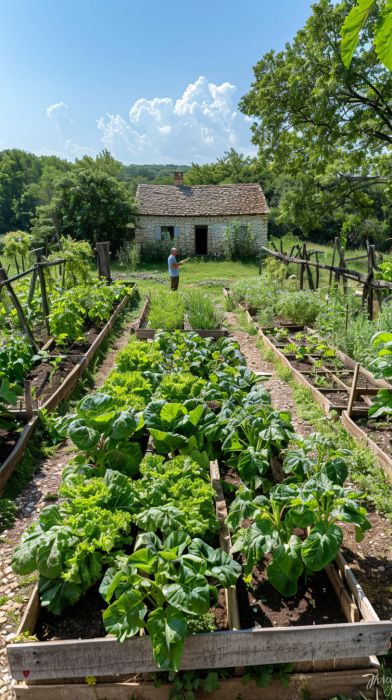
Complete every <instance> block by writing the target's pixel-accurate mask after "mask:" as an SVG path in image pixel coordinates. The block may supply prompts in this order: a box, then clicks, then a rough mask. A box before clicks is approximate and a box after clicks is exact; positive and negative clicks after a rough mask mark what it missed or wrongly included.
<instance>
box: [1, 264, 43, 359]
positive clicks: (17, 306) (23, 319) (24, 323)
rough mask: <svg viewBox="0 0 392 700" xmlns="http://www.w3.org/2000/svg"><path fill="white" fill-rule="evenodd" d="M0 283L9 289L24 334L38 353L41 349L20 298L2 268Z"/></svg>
mask: <svg viewBox="0 0 392 700" xmlns="http://www.w3.org/2000/svg"><path fill="white" fill-rule="evenodd" d="M0 282H4V283H5V286H6V287H7V290H8V293H9V295H10V297H11V301H12V303H13V305H14V307H15V309H16V313H17V314H18V317H19V321H20V324H21V326H22V329H23V332H24V334H25V335H26V336H27V338H28V340H29V342H30V344H31V345H32V347H33V348H34V350H35V351H36V352H38V351H39V347H38V345H37V343H36V342H35V339H34V336H33V334H32V332H31V328H30V326H29V324H28V321H27V319H26V317H25V315H24V313H23V309H22V306H21V303H20V301H19V299H18V297H17V296H16V294H15V292H14V290H13V288H12V285H11V283H10V282H8V277H7V273H6V271H5V270H4V269H3V268H2V267H0Z"/></svg>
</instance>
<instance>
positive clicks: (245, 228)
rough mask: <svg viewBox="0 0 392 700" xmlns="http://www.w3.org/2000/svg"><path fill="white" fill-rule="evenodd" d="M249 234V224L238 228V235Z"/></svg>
mask: <svg viewBox="0 0 392 700" xmlns="http://www.w3.org/2000/svg"><path fill="white" fill-rule="evenodd" d="M248 232H249V225H248V224H240V226H239V227H238V234H239V235H240V236H247V235H248Z"/></svg>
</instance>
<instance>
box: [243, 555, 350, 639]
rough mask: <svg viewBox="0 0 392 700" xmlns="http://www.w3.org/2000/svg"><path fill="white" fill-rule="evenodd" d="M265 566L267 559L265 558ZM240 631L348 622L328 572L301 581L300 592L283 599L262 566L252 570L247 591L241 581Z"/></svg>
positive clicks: (261, 564) (262, 564) (302, 578)
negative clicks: (251, 628)
mask: <svg viewBox="0 0 392 700" xmlns="http://www.w3.org/2000/svg"><path fill="white" fill-rule="evenodd" d="M266 562H267V563H268V561H267V558H266ZM237 595H238V602H239V612H240V621H241V627H242V628H243V629H248V628H250V627H254V626H255V625H259V626H261V627H289V626H299V625H324V624H332V623H337V622H339V623H340V622H346V618H345V617H344V615H343V612H342V610H341V608H340V605H339V602H338V600H337V597H336V594H335V592H334V590H333V588H332V586H331V584H330V581H329V579H328V576H327V574H326V573H325V572H323V571H320V572H317V573H315V574H313V576H311V577H309V578H308V580H307V581H305V578H304V577H301V579H300V580H299V585H298V592H297V594H296V595H295V596H291V597H290V598H283V597H282V596H281V595H280V593H279V592H278V591H277V590H276V589H275V588H273V586H271V584H270V583H269V582H268V579H267V574H266V567H265V565H264V563H263V562H261V563H260V564H259V565H258V566H256V567H254V569H253V578H252V584H251V586H250V587H249V588H248V589H247V588H246V586H245V584H244V582H243V581H242V579H241V580H240V581H239V583H238V584H237Z"/></svg>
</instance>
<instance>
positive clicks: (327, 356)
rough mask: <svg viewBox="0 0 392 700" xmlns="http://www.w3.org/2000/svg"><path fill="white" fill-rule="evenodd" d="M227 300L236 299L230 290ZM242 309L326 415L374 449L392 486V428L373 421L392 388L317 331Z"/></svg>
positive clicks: (240, 306)
mask: <svg viewBox="0 0 392 700" xmlns="http://www.w3.org/2000/svg"><path fill="white" fill-rule="evenodd" d="M225 294H226V296H227V295H229V294H230V293H229V292H228V291H227V290H225ZM237 306H238V307H239V308H240V309H241V310H242V311H244V313H245V314H246V317H247V320H248V322H249V323H250V324H252V325H253V326H254V327H255V328H256V329H257V333H258V335H259V337H260V338H261V340H262V341H263V343H264V345H265V347H266V348H267V349H268V350H270V351H272V352H273V354H274V355H275V357H276V358H277V359H278V360H279V361H280V362H281V363H282V364H283V365H284V366H286V367H288V369H289V370H290V372H291V374H292V376H293V377H294V378H295V380H296V381H297V382H298V383H299V384H302V385H303V386H305V387H307V388H308V389H310V391H311V393H312V395H313V397H314V399H315V400H316V401H317V402H318V403H319V404H320V405H321V406H322V408H323V410H324V412H325V413H326V414H328V413H329V412H330V411H335V412H336V413H338V414H340V415H341V420H342V423H343V425H344V427H345V428H346V430H347V431H348V432H349V433H350V434H351V435H352V436H353V437H355V438H359V439H361V440H363V441H364V442H365V443H366V444H367V445H368V447H369V448H370V449H371V450H372V452H373V453H374V454H375V455H376V457H377V459H378V460H379V462H380V463H381V465H382V467H383V469H384V472H385V474H386V476H387V477H388V479H389V480H391V481H392V458H391V456H390V444H391V439H392V425H391V424H390V422H389V421H388V420H385V418H384V417H381V418H380V419H376V418H373V417H372V415H371V413H372V406H373V401H374V399H375V397H377V396H378V395H379V394H380V392H381V393H382V392H385V391H387V392H388V393H389V394H390V393H391V392H392V384H390V383H389V382H388V381H386V380H385V379H378V378H376V377H375V376H374V375H373V374H372V373H371V372H369V370H367V369H366V368H365V367H362V366H361V365H360V364H359V363H358V362H355V361H354V360H353V359H352V358H351V357H349V356H348V355H346V354H345V353H343V352H341V351H340V350H339V349H337V348H335V347H333V346H331V345H330V344H328V343H326V342H325V341H324V340H323V338H321V337H320V336H319V335H318V334H317V333H316V332H315V331H314V330H313V329H311V328H307V327H306V326H304V325H294V324H279V325H276V326H272V325H271V326H259V325H258V324H257V322H256V320H255V318H254V317H253V315H252V314H251V313H250V312H249V309H247V308H246V307H245V306H243V305H242V304H241V303H240V302H237ZM254 311H255V310H254ZM369 411H370V414H369Z"/></svg>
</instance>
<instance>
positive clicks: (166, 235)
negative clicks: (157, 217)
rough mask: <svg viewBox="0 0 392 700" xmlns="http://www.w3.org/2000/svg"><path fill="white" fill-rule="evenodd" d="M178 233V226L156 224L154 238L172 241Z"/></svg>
mask: <svg viewBox="0 0 392 700" xmlns="http://www.w3.org/2000/svg"><path fill="white" fill-rule="evenodd" d="M179 235H180V229H179V227H178V226H157V227H156V229H155V238H156V240H157V241H173V240H174V239H175V238H177V236H179Z"/></svg>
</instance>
